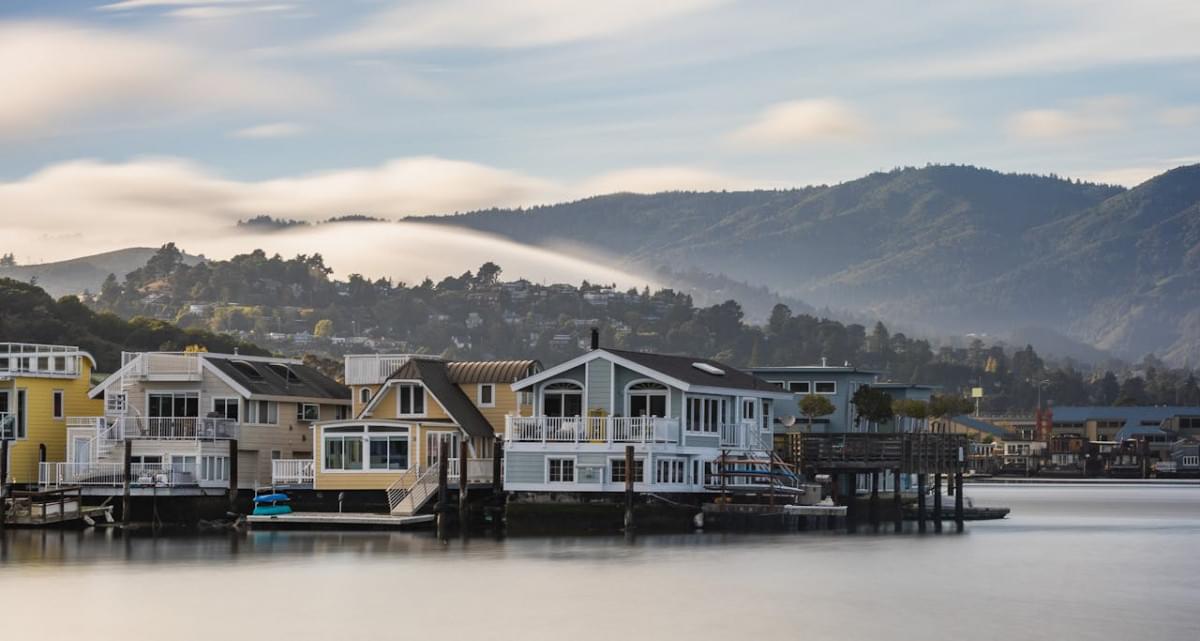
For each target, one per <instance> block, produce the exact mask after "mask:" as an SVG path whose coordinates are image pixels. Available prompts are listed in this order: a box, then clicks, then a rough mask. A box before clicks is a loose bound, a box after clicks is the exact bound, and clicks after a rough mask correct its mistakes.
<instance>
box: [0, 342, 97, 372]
mask: <svg viewBox="0 0 1200 641" xmlns="http://www.w3.org/2000/svg"><path fill="white" fill-rule="evenodd" d="M79 359H80V352H79V348H78V347H75V346H73V345H39V344H37V343H0V378H15V377H17V376H30V377H39V378H75V377H76V376H78V375H79V371H80V370H79Z"/></svg>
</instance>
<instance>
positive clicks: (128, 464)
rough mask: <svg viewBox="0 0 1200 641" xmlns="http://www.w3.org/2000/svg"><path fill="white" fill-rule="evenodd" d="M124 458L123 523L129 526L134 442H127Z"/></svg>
mask: <svg viewBox="0 0 1200 641" xmlns="http://www.w3.org/2000/svg"><path fill="white" fill-rule="evenodd" d="M124 456H125V458H124V463H123V465H122V471H123V473H122V474H121V476H122V477H123V478H124V479H125V480H124V482H123V484H122V492H121V522H122V523H124V524H125V525H129V522H130V518H129V511H130V509H131V505H130V503H131V502H130V492H129V484H130V482H131V480H132V479H131V477H132V476H133V442H132V441H129V440H126V441H125V455H124Z"/></svg>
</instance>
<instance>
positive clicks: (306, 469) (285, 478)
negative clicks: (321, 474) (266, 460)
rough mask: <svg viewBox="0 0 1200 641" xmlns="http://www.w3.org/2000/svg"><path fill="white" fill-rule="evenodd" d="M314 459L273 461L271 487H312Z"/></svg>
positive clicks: (314, 475)
mask: <svg viewBox="0 0 1200 641" xmlns="http://www.w3.org/2000/svg"><path fill="white" fill-rule="evenodd" d="M315 477H316V474H315V473H314V465H313V461H312V459H276V460H274V461H271V485H312V483H313V479H314V478H315Z"/></svg>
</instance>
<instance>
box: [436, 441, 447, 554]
mask: <svg viewBox="0 0 1200 641" xmlns="http://www.w3.org/2000/svg"><path fill="white" fill-rule="evenodd" d="M449 471H450V442H449V441H446V440H442V441H441V443H439V445H438V498H437V535H438V538H439V539H444V538H446V510H447V509H449V507H450V506H449V502H450V497H449V492H448V490H447V489H446V484H447V481H448V480H449V476H448V474H449Z"/></svg>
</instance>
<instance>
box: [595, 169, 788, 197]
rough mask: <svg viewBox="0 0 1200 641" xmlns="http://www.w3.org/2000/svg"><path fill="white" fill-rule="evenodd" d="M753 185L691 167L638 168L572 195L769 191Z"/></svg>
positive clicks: (605, 177) (601, 177) (599, 178)
mask: <svg viewBox="0 0 1200 641" xmlns="http://www.w3.org/2000/svg"><path fill="white" fill-rule="evenodd" d="M768 186H769V185H767V184H765V183H764V182H763V181H754V180H750V179H746V178H738V177H735V176H729V175H726V174H720V173H716V172H712V171H707V170H704V169H696V168H693V167H640V168H633V169H624V170H620V171H613V172H609V173H605V174H601V175H599V176H596V177H595V178H591V179H589V180H586V181H584V182H583V183H582V184H581V185H580V186H579V187H578V188H576V189H575V190H574V191H575V192H576V193H577V194H579V195H580V196H590V195H597V194H612V193H617V192H633V193H639V194H652V193H657V192H661V191H720V190H723V189H726V190H735V189H754V188H763V187H768Z"/></svg>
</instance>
